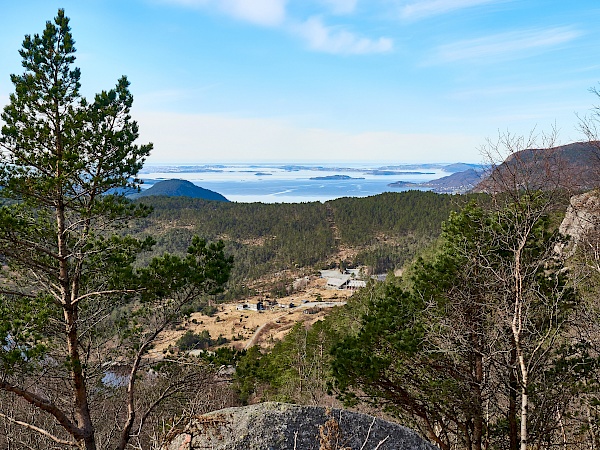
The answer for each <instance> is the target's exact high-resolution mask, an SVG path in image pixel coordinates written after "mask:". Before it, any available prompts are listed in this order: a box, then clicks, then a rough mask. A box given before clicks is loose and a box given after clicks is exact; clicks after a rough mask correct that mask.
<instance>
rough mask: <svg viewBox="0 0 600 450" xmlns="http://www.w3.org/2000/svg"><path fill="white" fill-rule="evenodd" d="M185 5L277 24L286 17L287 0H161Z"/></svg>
mask: <svg viewBox="0 0 600 450" xmlns="http://www.w3.org/2000/svg"><path fill="white" fill-rule="evenodd" d="M162 1H163V2H165V3H171V4H176V5H181V6H186V7H208V8H214V9H217V10H219V11H221V12H223V13H224V14H227V15H228V16H231V17H234V18H236V19H238V20H242V21H244V22H250V23H253V24H255V25H261V26H278V25H281V24H282V23H283V22H284V21H285V18H286V4H287V0H162Z"/></svg>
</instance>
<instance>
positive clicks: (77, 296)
mask: <svg viewBox="0 0 600 450" xmlns="http://www.w3.org/2000/svg"><path fill="white" fill-rule="evenodd" d="M20 55H21V57H22V59H23V67H24V69H25V72H24V73H23V74H22V75H12V76H11V80H12V82H13V84H14V86H15V92H14V93H13V94H12V95H11V96H10V103H9V104H8V105H7V106H6V107H5V108H4V112H3V114H2V120H3V121H4V123H5V125H4V126H3V127H2V135H1V137H0V146H1V148H2V153H1V155H0V187H1V191H0V196H1V199H2V206H1V207H0V254H1V255H2V257H3V260H4V262H5V263H6V264H7V267H6V269H7V270H4V271H3V272H2V280H1V281H2V284H1V287H0V293H1V294H3V297H2V298H1V299H0V312H1V314H0V375H1V377H0V390H3V391H5V392H7V393H9V395H12V396H15V397H17V398H19V399H21V400H22V401H24V402H26V403H28V404H29V405H33V406H34V407H36V408H38V409H39V410H40V412H43V413H46V414H49V415H50V416H52V417H53V418H54V420H55V421H56V422H58V424H59V425H60V427H59V428H58V429H54V431H49V430H47V429H44V428H42V427H39V426H37V425H36V424H35V423H33V422H31V421H27V420H23V418H19V417H16V415H15V414H14V412H11V411H0V414H1V416H2V417H4V419H5V420H9V421H12V422H13V423H19V424H21V425H23V426H24V427H26V428H29V430H33V431H35V432H38V433H40V434H41V435H43V436H45V437H46V438H48V439H50V440H53V441H54V442H56V443H60V444H63V445H72V446H75V445H77V446H83V447H84V448H86V449H88V450H89V449H95V448H96V443H97V442H96V436H95V430H96V423H95V422H94V420H95V419H98V418H99V416H101V411H94V410H93V398H94V395H99V394H100V393H101V392H102V382H101V381H100V380H101V379H102V378H103V376H105V375H106V373H105V369H104V368H105V367H107V364H109V363H119V364H122V365H123V366H125V367H127V368H128V370H129V376H128V382H127V387H126V398H125V399H124V405H125V408H124V410H125V411H126V413H124V414H123V415H122V417H121V418H120V419H121V420H122V425H121V431H120V437H119V439H118V443H117V444H116V445H115V446H116V448H121V449H123V448H125V446H126V445H127V442H128V440H129V437H130V434H131V430H132V427H133V424H134V421H135V419H136V413H137V411H136V406H135V383H136V374H137V373H138V371H139V370H140V368H141V367H142V366H143V363H144V361H145V360H146V359H145V358H146V357H147V352H148V350H149V349H150V347H151V344H152V342H153V341H154V339H156V337H157V336H158V335H159V334H160V333H161V332H162V331H163V330H164V329H165V328H166V327H167V326H168V325H169V324H170V323H171V322H172V321H173V320H174V319H176V318H177V316H178V313H179V312H180V310H181V307H182V306H183V305H184V304H185V303H186V302H189V301H191V300H193V299H195V298H197V297H198V296H200V295H202V294H204V293H206V292H212V291H215V290H218V289H219V288H220V286H222V285H223V283H224V282H225V281H226V280H227V278H228V275H229V269H230V266H231V260H230V259H228V258H226V257H225V256H224V254H223V245H222V244H213V245H207V244H206V242H204V241H202V240H200V239H197V238H196V239H195V240H194V242H193V243H192V246H191V247H190V250H189V252H188V255H187V256H186V257H184V258H177V257H172V256H168V255H167V256H164V257H162V258H158V259H155V260H154V261H152V263H151V264H150V265H149V266H148V267H145V268H139V267H138V268H136V266H135V260H136V255H137V254H139V253H140V252H143V251H146V250H149V249H150V248H151V246H152V244H153V241H152V239H150V238H148V239H145V240H138V239H134V238H132V237H130V236H127V235H126V233H125V232H124V231H126V229H125V228H126V227H127V225H128V222H129V221H131V220H133V219H136V218H139V217H143V216H145V215H147V214H148V212H149V209H148V208H147V207H144V206H143V205H139V204H138V205H135V204H132V203H131V202H129V201H128V200H126V199H125V197H124V196H123V195H120V194H119V193H118V192H119V191H120V190H122V189H125V188H128V189H137V188H138V184H139V180H137V179H136V175H137V173H138V171H139V170H140V168H141V167H142V164H143V162H144V159H145V158H146V157H147V156H148V154H149V152H150V150H151V149H152V144H147V145H136V144H135V141H136V139H137V138H138V126H137V124H136V122H135V121H133V120H132V118H131V116H130V109H131V106H132V101H133V97H132V95H131V93H130V92H129V89H128V87H129V82H128V81H127V79H126V78H125V77H122V78H121V79H119V80H118V82H117V84H116V87H115V88H114V89H111V90H109V91H103V92H101V93H100V94H97V95H96V96H95V98H94V100H93V101H91V102H88V101H87V100H86V99H85V98H83V97H82V96H81V94H80V71H79V69H78V68H75V67H74V65H73V64H74V62H75V47H74V40H73V37H72V35H71V31H70V27H69V19H68V18H67V17H66V16H65V13H64V10H59V11H58V15H57V16H56V18H55V19H54V21H53V22H50V21H49V22H47V23H46V28H45V30H44V32H43V34H42V35H37V34H36V35H34V36H29V35H27V36H26V37H25V40H24V42H23V48H22V50H21V51H20ZM32 377H33V378H32ZM35 377H38V378H35ZM32 379H35V380H37V381H36V382H33V383H32V381H31V380H32ZM50 379H53V380H62V381H61V383H62V384H60V388H58V387H57V385H54V387H52V386H50V383H49V382H48V383H46V381H47V380H50ZM92 383H94V386H95V387H94V389H90V386H91V385H92ZM61 428H62V431H61ZM56 430H58V431H56Z"/></svg>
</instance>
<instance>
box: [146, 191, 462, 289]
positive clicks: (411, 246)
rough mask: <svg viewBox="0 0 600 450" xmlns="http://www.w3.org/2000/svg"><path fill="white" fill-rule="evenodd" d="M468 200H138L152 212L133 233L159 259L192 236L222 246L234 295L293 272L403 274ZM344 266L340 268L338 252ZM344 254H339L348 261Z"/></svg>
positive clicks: (420, 195)
mask: <svg viewBox="0 0 600 450" xmlns="http://www.w3.org/2000/svg"><path fill="white" fill-rule="evenodd" d="M466 198H468V197H465V196H451V195H440V194H435V193H432V192H422V191H408V192H402V193H385V194H381V195H377V196H373V197H366V198H341V199H337V200H333V201H330V202H326V203H324V204H323V203H319V202H312V203H294V204H288V203H283V204H263V203H223V202H211V201H205V200H200V199H191V198H185V197H176V198H173V197H148V198H144V199H139V200H137V201H138V202H143V203H144V204H146V205H148V206H151V207H152V208H153V213H152V214H151V215H150V216H149V217H148V218H146V219H144V220H142V221H140V223H139V224H137V226H136V229H135V230H134V231H135V232H137V233H139V234H142V235H149V236H153V237H154V238H155V239H156V240H157V246H156V250H155V251H156V252H158V253H162V252H174V253H181V252H183V251H185V249H186V248H187V245H188V243H189V241H190V239H191V237H192V236H193V235H194V234H197V235H200V236H203V237H205V238H206V239H208V240H218V239H222V240H223V241H224V242H225V244H226V250H227V251H228V252H230V253H231V254H233V256H234V259H235V266H234V272H233V274H232V282H231V283H230V284H231V286H232V288H233V289H234V292H235V295H237V294H240V293H243V289H244V286H245V285H246V283H249V282H252V281H253V280H256V279H258V278H260V277H262V276H264V275H267V274H273V273H276V272H280V271H282V270H291V269H307V270H312V269H319V268H325V267H330V266H332V265H338V264H340V263H341V264H344V265H347V266H353V265H367V266H369V267H371V268H372V271H373V272H378V273H381V272H386V271H388V270H394V269H396V268H399V267H401V266H402V265H403V264H404V263H405V262H406V261H408V260H410V259H411V258H412V257H413V256H414V255H415V253H416V251H417V250H418V249H420V248H423V247H424V246H427V245H428V244H430V243H431V242H432V241H433V240H434V239H436V238H437V237H438V236H439V234H440V232H441V223H442V222H443V221H444V220H445V219H447V217H448V215H449V213H450V211H452V210H456V209H457V208H459V206H460V205H461V204H463V203H464V202H465V200H466ZM342 249H344V250H349V252H346V253H349V254H350V255H352V257H351V258H349V259H344V260H343V261H340V257H339V254H340V251H341V250H342ZM346 253H344V254H346Z"/></svg>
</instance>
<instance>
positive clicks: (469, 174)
mask: <svg viewBox="0 0 600 450" xmlns="http://www.w3.org/2000/svg"><path fill="white" fill-rule="evenodd" d="M480 181H481V171H477V170H475V169H467V170H465V171H463V172H457V173H453V174H452V175H448V176H447V177H442V178H438V179H437V180H432V181H429V182H427V183H421V186H426V187H431V188H433V190H434V191H435V192H438V193H463V192H467V191H469V190H471V189H473V187H475V185H477V183H479V182H480Z"/></svg>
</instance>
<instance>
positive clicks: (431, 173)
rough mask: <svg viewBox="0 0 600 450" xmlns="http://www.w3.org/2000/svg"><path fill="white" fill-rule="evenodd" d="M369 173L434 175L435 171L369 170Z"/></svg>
mask: <svg viewBox="0 0 600 450" xmlns="http://www.w3.org/2000/svg"><path fill="white" fill-rule="evenodd" d="M368 173H369V175H435V172H413V171H410V172H406V171H396V170H371V171H369V172H368Z"/></svg>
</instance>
